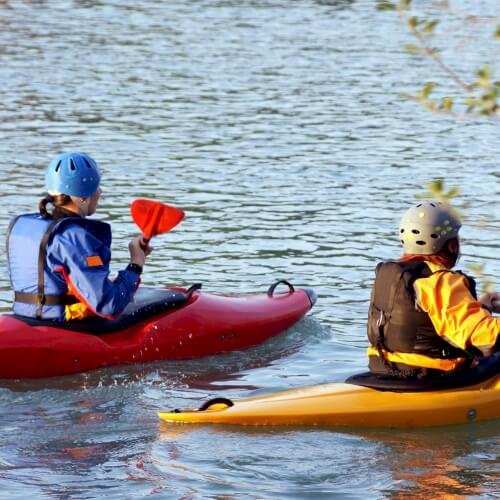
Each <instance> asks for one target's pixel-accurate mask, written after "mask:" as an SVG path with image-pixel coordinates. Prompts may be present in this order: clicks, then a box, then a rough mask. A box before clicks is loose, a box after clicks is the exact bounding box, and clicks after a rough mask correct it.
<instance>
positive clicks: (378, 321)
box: [377, 310, 385, 328]
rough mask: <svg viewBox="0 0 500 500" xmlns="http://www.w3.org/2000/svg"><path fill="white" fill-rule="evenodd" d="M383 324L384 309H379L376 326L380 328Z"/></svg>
mask: <svg viewBox="0 0 500 500" xmlns="http://www.w3.org/2000/svg"><path fill="white" fill-rule="evenodd" d="M384 325H385V314H384V311H382V310H379V312H378V318H377V326H378V327H379V328H380V327H381V326H384Z"/></svg>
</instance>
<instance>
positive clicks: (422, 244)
mask: <svg viewBox="0 0 500 500" xmlns="http://www.w3.org/2000/svg"><path fill="white" fill-rule="evenodd" d="M415 243H416V244H417V245H420V246H424V245H426V243H425V241H422V240H418V241H416V242H415Z"/></svg>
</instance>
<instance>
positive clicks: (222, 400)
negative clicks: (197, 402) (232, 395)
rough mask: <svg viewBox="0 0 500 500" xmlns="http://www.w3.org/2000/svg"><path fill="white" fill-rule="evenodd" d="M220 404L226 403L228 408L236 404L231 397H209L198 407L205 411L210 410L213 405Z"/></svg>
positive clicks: (199, 409)
mask: <svg viewBox="0 0 500 500" xmlns="http://www.w3.org/2000/svg"><path fill="white" fill-rule="evenodd" d="M220 404H223V405H226V406H227V407H228V408H231V406H234V403H233V402H232V401H231V400H230V399H227V398H213V399H209V400H208V401H206V402H205V403H203V404H202V405H201V406H200V407H199V408H198V411H205V410H208V409H209V408H210V407H211V406H213V405H220Z"/></svg>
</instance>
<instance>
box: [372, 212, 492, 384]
mask: <svg viewBox="0 0 500 500" xmlns="http://www.w3.org/2000/svg"><path fill="white" fill-rule="evenodd" d="M460 227H461V223H460V221H459V220H458V218H457V217H456V216H455V215H454V213H453V211H452V210H450V209H449V208H447V207H445V206H444V205H442V204H440V203H438V202H428V203H420V204H418V205H417V206H415V207H412V208H410V209H409V210H408V211H407V212H406V213H405V214H404V215H403V217H402V219H401V222H400V228H399V238H400V241H401V244H402V245H403V249H404V255H403V256H402V257H401V258H400V259H398V260H395V261H387V262H382V263H380V264H379V265H378V266H377V269H376V278H375V283H374V286H373V291H372V297H371V301H370V308H369V317H368V338H369V340H370V346H369V348H368V357H369V368H370V371H371V372H373V373H375V374H381V375H389V376H393V377H400V378H406V377H419V378H421V377H428V376H443V375H450V374H453V373H455V372H457V371H458V370H462V369H466V368H467V367H469V366H471V365H472V364H474V363H475V360H476V359H478V358H480V357H487V356H489V355H491V354H492V353H493V352H494V350H495V349H496V347H495V346H497V347H498V344H499V333H500V318H496V317H494V316H492V313H493V312H496V313H499V312H500V307H499V306H498V304H499V303H500V302H498V303H497V302H496V301H500V294H498V293H488V294H484V295H483V296H481V297H479V298H478V297H477V295H476V285H475V281H474V279H473V278H472V277H470V276H467V275H465V274H463V273H461V272H460V271H452V268H453V267H454V266H455V264H456V263H457V261H458V258H459V256H460V240H459V235H458V232H459V230H460Z"/></svg>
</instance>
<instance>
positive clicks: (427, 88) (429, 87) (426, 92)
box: [421, 82, 435, 99]
mask: <svg viewBox="0 0 500 500" xmlns="http://www.w3.org/2000/svg"><path fill="white" fill-rule="evenodd" d="M434 87H435V84H434V83H432V82H428V83H426V84H425V85H424V86H423V88H422V92H421V95H422V97H423V98H424V99H427V98H428V97H429V96H430V95H431V93H432V91H433V90H434Z"/></svg>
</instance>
